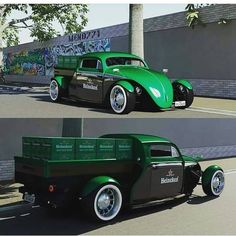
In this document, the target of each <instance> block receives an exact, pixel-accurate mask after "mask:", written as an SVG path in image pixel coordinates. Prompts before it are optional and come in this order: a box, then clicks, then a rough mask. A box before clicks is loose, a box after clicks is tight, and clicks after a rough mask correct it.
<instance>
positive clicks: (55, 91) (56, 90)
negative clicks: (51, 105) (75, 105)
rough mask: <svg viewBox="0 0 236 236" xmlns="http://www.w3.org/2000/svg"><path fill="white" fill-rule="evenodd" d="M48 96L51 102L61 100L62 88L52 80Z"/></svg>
mask: <svg viewBox="0 0 236 236" xmlns="http://www.w3.org/2000/svg"><path fill="white" fill-rule="evenodd" d="M49 94H50V98H51V100H52V101H53V102H59V101H60V100H61V97H62V96H61V95H62V88H61V86H60V85H59V84H58V83H57V81H56V80H54V79H53V80H52V81H51V83H50V87H49Z"/></svg>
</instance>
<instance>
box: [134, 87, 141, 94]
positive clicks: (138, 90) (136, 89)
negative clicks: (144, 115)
mask: <svg viewBox="0 0 236 236" xmlns="http://www.w3.org/2000/svg"><path fill="white" fill-rule="evenodd" d="M135 91H136V93H137V94H138V95H141V93H142V89H141V88H140V87H136V88H135Z"/></svg>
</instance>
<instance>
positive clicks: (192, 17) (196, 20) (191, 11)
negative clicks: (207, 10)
mask: <svg viewBox="0 0 236 236" xmlns="http://www.w3.org/2000/svg"><path fill="white" fill-rule="evenodd" d="M203 6H204V5H203V4H200V5H199V4H197V5H196V6H195V4H188V5H187V6H186V7H185V10H187V14H186V19H187V21H188V26H189V27H191V28H192V29H194V27H195V25H203V26H204V25H205V24H204V23H203V22H202V20H201V18H200V16H199V11H198V9H199V8H201V7H203Z"/></svg>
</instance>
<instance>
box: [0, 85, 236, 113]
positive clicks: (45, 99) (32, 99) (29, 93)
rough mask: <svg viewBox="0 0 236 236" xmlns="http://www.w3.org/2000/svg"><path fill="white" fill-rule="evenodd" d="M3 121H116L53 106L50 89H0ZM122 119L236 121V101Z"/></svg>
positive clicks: (79, 108)
mask: <svg viewBox="0 0 236 236" xmlns="http://www.w3.org/2000/svg"><path fill="white" fill-rule="evenodd" d="M0 116H1V118H28V117H30V118H38V117H41V118H45V117H46V118H62V117H69V118H72V117H86V118H90V117H92V118H94V117H98V118H102V117H116V118H117V115H115V114H113V113H112V112H111V111H109V110H106V109H104V108H103V107H98V106H91V105H88V104H81V103H80V104H78V103H75V102H68V101H64V103H63V104H53V103H52V102H51V101H50V98H49V95H48V88H47V87H35V88H29V87H27V86H25V87H17V86H15V87H13V86H6V85H0ZM119 117H120V118H127V117H128V118H132V117H139V118H166V117H168V118H213V117H217V118H220V117H223V118H226V117H231V118H235V117H236V100H227V99H213V98H201V97H196V98H195V100H194V102H193V104H192V106H191V107H190V108H188V109H186V110H181V109H175V110H174V111H165V112H143V111H140V110H136V111H134V112H131V113H130V114H128V115H122V116H119Z"/></svg>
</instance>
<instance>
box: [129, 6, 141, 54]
mask: <svg viewBox="0 0 236 236" xmlns="http://www.w3.org/2000/svg"><path fill="white" fill-rule="evenodd" d="M129 51H130V53H133V54H136V55H138V56H140V57H144V46H143V4H130V5H129Z"/></svg>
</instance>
